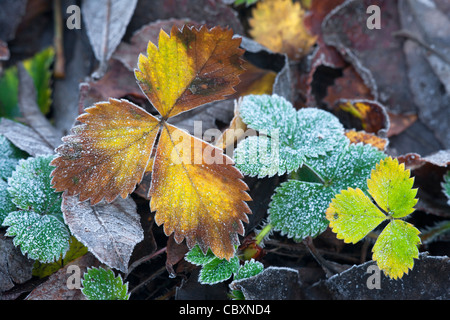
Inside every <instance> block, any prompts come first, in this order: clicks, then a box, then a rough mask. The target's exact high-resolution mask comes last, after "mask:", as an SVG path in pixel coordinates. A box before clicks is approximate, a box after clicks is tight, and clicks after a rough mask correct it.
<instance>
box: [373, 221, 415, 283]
mask: <svg viewBox="0 0 450 320" xmlns="http://www.w3.org/2000/svg"><path fill="white" fill-rule="evenodd" d="M419 233H420V231H419V230H417V229H416V228H415V227H414V226H413V225H411V224H409V223H407V222H405V221H403V220H399V219H393V220H392V221H391V222H389V224H388V225H387V226H386V227H385V228H384V230H383V232H381V234H380V235H379V236H378V239H377V241H376V243H375V245H374V247H373V249H372V252H373V257H372V258H373V260H375V261H376V262H377V265H378V267H379V268H380V269H381V270H383V271H384V273H385V274H386V275H387V276H389V277H390V278H393V279H396V278H401V277H402V276H403V274H404V273H408V269H412V267H413V266H414V258H418V257H419V249H418V248H417V245H418V244H420V238H419V236H418V235H419Z"/></svg>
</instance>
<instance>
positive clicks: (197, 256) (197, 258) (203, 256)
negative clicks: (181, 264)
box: [184, 246, 216, 266]
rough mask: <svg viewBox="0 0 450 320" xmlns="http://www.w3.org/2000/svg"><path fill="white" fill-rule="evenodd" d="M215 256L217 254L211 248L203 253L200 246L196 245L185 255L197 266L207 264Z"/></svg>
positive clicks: (186, 258)
mask: <svg viewBox="0 0 450 320" xmlns="http://www.w3.org/2000/svg"><path fill="white" fill-rule="evenodd" d="M214 258H216V256H215V255H214V254H213V253H212V252H211V250H210V249H209V250H208V252H206V253H203V251H202V249H200V247H199V246H194V247H193V248H192V249H191V250H189V252H188V253H187V254H186V256H185V257H184V259H185V260H186V261H187V262H189V263H192V264H195V265H197V266H202V265H205V264H207V263H208V262H210V261H211V260H212V259H214Z"/></svg>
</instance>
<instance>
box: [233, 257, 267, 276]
mask: <svg viewBox="0 0 450 320" xmlns="http://www.w3.org/2000/svg"><path fill="white" fill-rule="evenodd" d="M263 270H264V265H263V264H262V263H261V262H258V261H255V260H253V259H251V260H247V261H245V263H244V265H242V266H241V267H240V268H239V270H238V271H237V273H236V274H235V275H234V278H233V280H241V279H247V278H250V277H253V276H256V275H257V274H259V273H261V272H262V271H263Z"/></svg>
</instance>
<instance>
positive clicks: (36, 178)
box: [8, 156, 61, 215]
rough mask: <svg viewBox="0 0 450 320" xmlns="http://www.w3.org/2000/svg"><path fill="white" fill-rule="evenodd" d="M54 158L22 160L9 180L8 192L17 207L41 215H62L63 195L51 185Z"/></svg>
mask: <svg viewBox="0 0 450 320" xmlns="http://www.w3.org/2000/svg"><path fill="white" fill-rule="evenodd" d="M52 159H53V156H40V157H36V158H32V157H30V158H28V159H26V160H23V159H22V160H20V161H19V164H18V165H17V168H16V170H15V171H14V172H13V173H12V175H11V177H10V178H9V179H8V184H9V188H8V191H9V193H10V195H11V198H12V201H13V202H14V203H15V205H16V206H17V207H18V208H20V209H23V210H30V209H31V210H33V211H34V212H36V213H39V214H56V215H61V194H60V193H57V192H55V190H53V188H52V186H51V183H50V179H51V178H50V173H51V172H52V170H53V168H52V166H50V162H51V161H52Z"/></svg>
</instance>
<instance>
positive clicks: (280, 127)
mask: <svg viewBox="0 0 450 320" xmlns="http://www.w3.org/2000/svg"><path fill="white" fill-rule="evenodd" d="M239 112H240V114H241V117H242V119H243V121H244V122H245V123H246V124H247V126H248V127H249V128H252V129H255V130H257V131H259V132H260V135H259V136H252V137H249V138H246V139H244V140H243V141H241V142H240V143H239V144H238V146H237V148H236V150H235V152H234V159H235V161H236V166H237V167H238V168H239V169H240V170H241V171H242V172H243V173H244V174H246V175H249V176H258V177H259V178H262V177H265V176H269V177H270V176H273V175H275V174H278V175H282V174H284V173H290V172H292V171H294V170H297V169H298V168H299V167H301V166H302V165H303V163H304V162H305V161H306V160H307V159H308V158H315V157H318V156H320V155H325V154H326V152H327V151H331V150H332V149H333V148H334V147H335V146H336V145H337V144H338V143H340V142H341V141H342V137H343V133H344V128H343V126H342V124H341V123H340V122H339V120H338V119H337V118H336V117H335V116H334V115H332V114H331V113H329V112H326V111H323V110H319V109H316V108H304V109H300V110H298V111H296V110H295V109H294V107H293V106H292V104H291V103H290V102H289V101H287V100H286V99H284V98H283V97H280V96H278V95H271V96H270V95H249V96H246V97H244V98H243V100H242V103H241V105H240V110H239Z"/></svg>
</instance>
